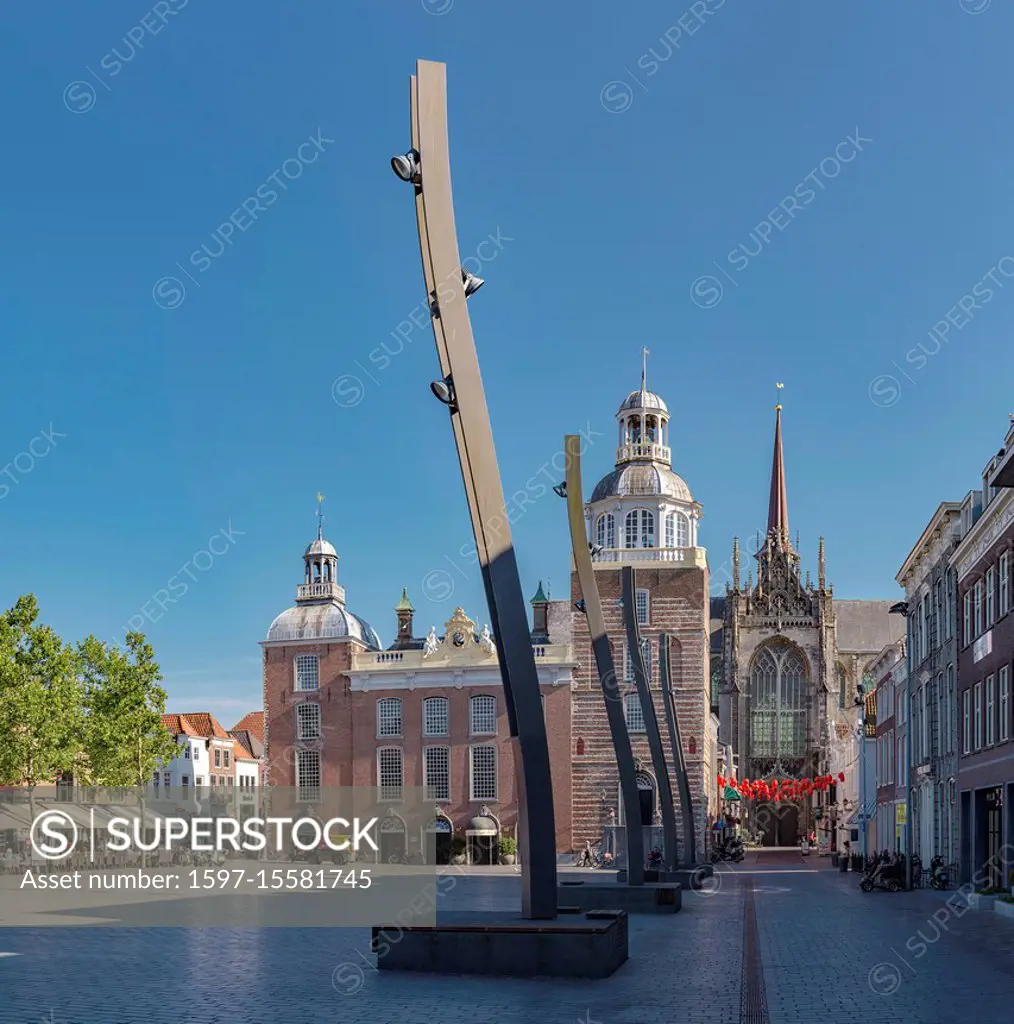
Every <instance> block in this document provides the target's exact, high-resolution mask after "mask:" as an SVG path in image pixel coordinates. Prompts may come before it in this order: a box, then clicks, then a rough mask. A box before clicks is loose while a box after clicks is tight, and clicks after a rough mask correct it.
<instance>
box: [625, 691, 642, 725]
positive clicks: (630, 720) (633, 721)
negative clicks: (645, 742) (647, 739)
mask: <svg viewBox="0 0 1014 1024" xmlns="http://www.w3.org/2000/svg"><path fill="white" fill-rule="evenodd" d="M623 716H624V718H626V720H627V732H647V731H648V730H647V727H646V726H645V724H644V709H643V708H642V707H641V698H640V697H638V695H637V694H636V693H628V694H627V695H626V697H624V698H623Z"/></svg>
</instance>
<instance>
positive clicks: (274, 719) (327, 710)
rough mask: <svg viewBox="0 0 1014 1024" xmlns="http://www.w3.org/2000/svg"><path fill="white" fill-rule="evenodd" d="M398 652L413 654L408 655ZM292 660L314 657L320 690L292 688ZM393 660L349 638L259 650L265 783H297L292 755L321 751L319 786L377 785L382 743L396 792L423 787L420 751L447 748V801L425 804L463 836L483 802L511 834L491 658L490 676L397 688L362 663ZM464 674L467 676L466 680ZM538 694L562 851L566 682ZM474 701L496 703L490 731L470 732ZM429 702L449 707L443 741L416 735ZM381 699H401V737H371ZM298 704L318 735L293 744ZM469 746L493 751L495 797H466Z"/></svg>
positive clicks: (505, 731)
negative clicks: (395, 768)
mask: <svg viewBox="0 0 1014 1024" xmlns="http://www.w3.org/2000/svg"><path fill="white" fill-rule="evenodd" d="M353 648H354V649H355V650H356V651H357V652H358V657H357V658H356V664H355V666H353V664H352V661H353V655H352V651H353ZM407 653H408V654H410V655H414V654H418V652H416V651H412V652H407ZM300 655H316V656H317V657H318V658H319V689H318V690H316V691H296V690H295V659H296V658H297V657H298V656H300ZM392 656H393V655H392V653H391V652H373V653H369V652H367V651H366V648H365V646H364V645H362V644H360V643H358V641H355V640H349V639H342V640H338V641H333V642H329V643H309V642H295V643H285V642H280V643H278V644H269V645H265V649H264V704H265V723H266V725H265V731H266V742H267V752H268V761H269V765H270V781H271V784H272V785H274V786H281V787H295V786H297V785H298V784H299V782H300V780H299V779H298V778H297V770H296V763H297V759H298V756H299V752H300V751H303V750H316V751H318V752H319V754H320V776H321V778H320V784H321V785H322V786H324V787H332V786H334V787H337V786H355V787H375V786H377V785H378V784H379V778H378V772H379V769H378V751H379V750H380V748H382V747H396V748H398V749H399V750H400V751H401V763H402V778H403V783H402V784H403V785H404V786H405V787H422V786H423V785H424V781H425V780H424V777H423V776H424V767H423V763H424V753H423V751H424V749H425V748H426V747H446V748H448V757H449V778H450V790H449V799H447V800H443V799H441V800H437V801H434V804H435V805H439V807H440V810H441V812H442V813H443V815H445V816H446V817H447V818H448V819H449V820H450V821H451V822H452V824H453V826H454V829H455V831H457V832H463V831H464V830H465V829H466V828H467V826H468V823H469V822H470V821H471V819H472V818H475V817H477V816H479V815H480V812H481V810H482V808H483V807H484V806H485V807H487V808H488V809H489V810H490V812H491V813H492V815H494V816H495V818H496V819H498V821H499V823H500V826H501V828H502V833H503V834H506V835H514V834H515V833H514V830H515V826H516V824H517V794H516V787H515V779H514V752H513V749H512V743H511V739H510V732H509V727H508V720H507V711H506V705H505V703H504V693H503V688H502V686H501V685H500V682H499V678H498V673H497V670H496V661H495V659H492V668H493V671H492V672H491V671H490V668H489V666H488V665H480V666H474V670H473V667H468V666H466V667H464V668H463V669H462V670H459V671H458V672H456V673H452V672H451V671H447V672H446V673H441V674H440V675H439V676H438V678H439V679H440V685H436V686H433V685H430V686H419V687H412V688H409V687H407V686H406V685H404V683H403V682H402V681H401V680H399V682H398V684H397V685H394V684H392V686H391V687H389V688H386V687H385V686H384V674H383V673H382V672H379V671H377V672H372V671H370V669H369V667H368V663H369V662H370V660H371V659H377V658H384V657H387V658H390V657H392ZM354 669H355V671H353V670H354ZM350 673H351V674H350ZM568 675H569V673H568ZM455 676H457V678H455ZM470 677H472V678H474V679H475V682H474V684H473V683H472V682H470ZM364 687H368V688H364ZM542 693H543V698H544V704H545V711H546V723H547V733H548V738H549V753H550V761H551V763H552V766H553V792H554V802H555V806H556V831H557V846H558V849H560V850H570V849H571V848H572V846H573V836H572V822H571V777H570V751H571V727H570V721H571V708H570V686H569V681H568V684H561V685H546V684H543V686H542ZM481 695H489V696H493V697H495V699H496V726H497V728H496V734H495V735H477V736H473V735H470V707H471V705H470V699H471V698H472V697H473V696H481ZM429 697H442V698H446V700H447V701H448V705H447V711H448V721H449V730H448V734H447V735H443V736H432V737H430V736H424V734H423V731H424V730H423V707H424V701H425V700H426V699H427V698H429ZM389 699H397V700H400V702H401V704H400V712H401V730H400V732H401V734H400V735H399V736H394V735H391V736H378V731H379V730H378V709H377V704H378V701H381V700H389ZM304 702H313V703H317V704H319V705H320V737H321V738H320V739H317V740H298V739H297V722H296V712H295V705H297V704H300V703H304ZM475 745H482V746H486V745H492V746H495V748H496V751H497V788H496V793H495V798H490V797H489V796H487V797H486V798H485V799H475V800H473V799H472V798H471V797H472V790H471V762H470V758H471V753H470V751H471V747H472V746H475ZM304 781H305V780H304ZM395 809H396V805H395ZM416 838H417V837H414V836H410V837H409V840H408V842H409V848H410V849H411V848H413V847H414V846H418V843H417V842H415V840H416Z"/></svg>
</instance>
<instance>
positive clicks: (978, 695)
mask: <svg viewBox="0 0 1014 1024" xmlns="http://www.w3.org/2000/svg"><path fill="white" fill-rule="evenodd" d="M974 700H975V707H974V709H973V711H974V714H975V749H976V750H982V683H981V682H978V683H976V684H975V698H974Z"/></svg>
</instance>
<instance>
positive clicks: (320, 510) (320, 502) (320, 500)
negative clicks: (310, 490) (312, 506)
mask: <svg viewBox="0 0 1014 1024" xmlns="http://www.w3.org/2000/svg"><path fill="white" fill-rule="evenodd" d="M323 536H324V495H323V494H321V493H320V491H318V492H317V538H318V540H319V539H321V538H323Z"/></svg>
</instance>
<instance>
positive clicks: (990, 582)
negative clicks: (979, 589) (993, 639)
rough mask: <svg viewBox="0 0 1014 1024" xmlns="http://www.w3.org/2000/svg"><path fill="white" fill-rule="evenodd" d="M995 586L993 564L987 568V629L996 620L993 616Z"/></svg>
mask: <svg viewBox="0 0 1014 1024" xmlns="http://www.w3.org/2000/svg"><path fill="white" fill-rule="evenodd" d="M995 588H996V572H995V570H994V569H993V566H990V567H989V568H988V569H987V570H986V629H989V627H990V626H992V625H993V623H994V622H995V621H996V619H994V618H993V612H994V610H995V607H996V605H995V603H994V600H993V591H994V590H995Z"/></svg>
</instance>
